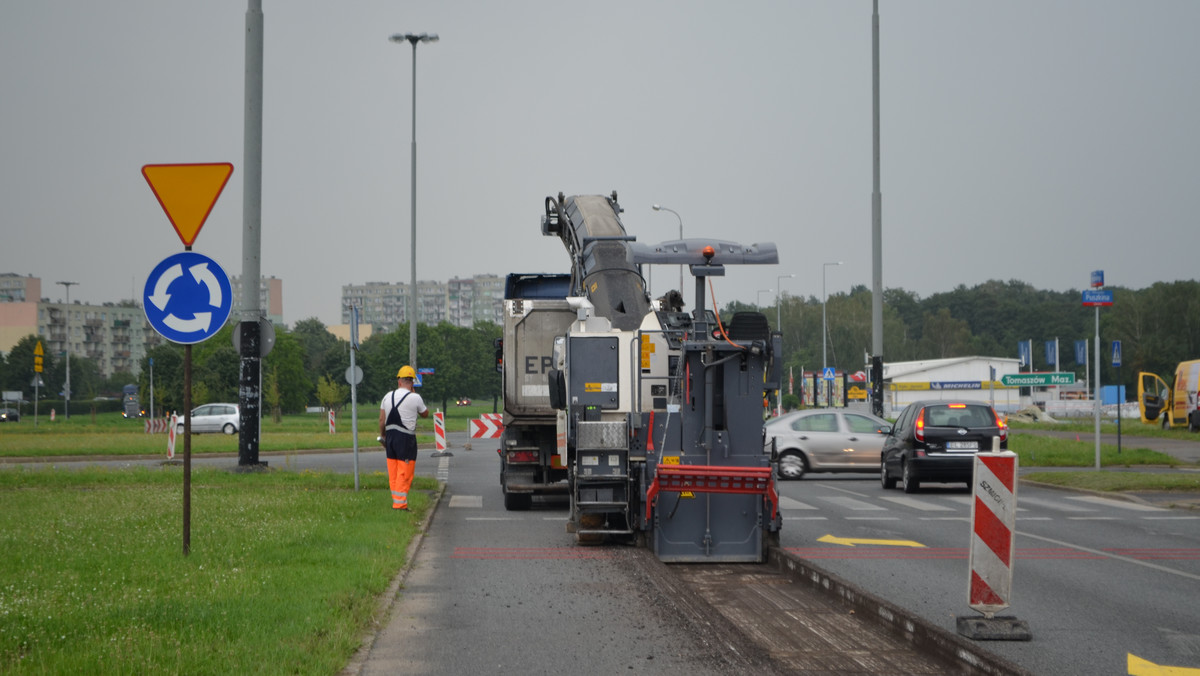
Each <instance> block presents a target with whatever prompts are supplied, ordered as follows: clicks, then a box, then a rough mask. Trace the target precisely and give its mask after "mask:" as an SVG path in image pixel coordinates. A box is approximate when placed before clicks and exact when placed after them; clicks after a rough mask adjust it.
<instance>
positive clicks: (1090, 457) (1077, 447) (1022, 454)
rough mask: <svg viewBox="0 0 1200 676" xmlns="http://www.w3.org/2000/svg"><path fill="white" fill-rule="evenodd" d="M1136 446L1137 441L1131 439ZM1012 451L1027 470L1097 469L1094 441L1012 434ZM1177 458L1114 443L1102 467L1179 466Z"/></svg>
mask: <svg viewBox="0 0 1200 676" xmlns="http://www.w3.org/2000/svg"><path fill="white" fill-rule="evenodd" d="M1130 441H1131V442H1133V443H1136V440H1130ZM1008 449H1009V450H1010V451H1013V452H1015V453H1016V454H1017V456H1018V457H1019V458H1020V463H1021V466H1023V467H1095V465H1096V443H1095V441H1094V440H1093V439H1087V440H1086V441H1083V440H1081V441H1075V440H1074V439H1059V438H1057V437H1048V436H1042V435H1038V434H1022V433H1021V432H1018V431H1012V432H1010V433H1009V439H1008ZM1182 464H1184V463H1183V462H1181V461H1180V460H1178V459H1177V458H1175V457H1173V456H1170V455H1167V454H1165V453H1160V452H1158V451H1152V450H1150V449H1148V448H1136V447H1133V448H1131V447H1130V445H1129V444H1122V448H1121V452H1120V453H1117V447H1116V446H1115V445H1113V444H1100V466H1101V467H1135V466H1138V465H1163V466H1168V467H1178V466H1180V465H1182Z"/></svg>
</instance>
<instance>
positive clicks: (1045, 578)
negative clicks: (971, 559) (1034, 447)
mask: <svg viewBox="0 0 1200 676" xmlns="http://www.w3.org/2000/svg"><path fill="white" fill-rule="evenodd" d="M923 488H925V490H923V491H922V492H921V493H918V494H915V495H905V494H904V493H902V492H901V491H899V490H884V489H883V488H882V487H881V486H880V485H879V481H878V479H877V478H875V477H861V478H860V477H855V476H853V475H836V476H833V475H827V476H819V475H818V476H814V477H810V478H806V479H805V480H803V481H799V482H786V483H783V484H781V487H780V494H781V496H783V504H782V508H783V513H784V528H783V532H782V545H783V547H784V549H785V550H787V551H789V552H790V553H792V554H795V555H796V556H798V557H799V558H801V559H804V560H808V561H812V562H813V563H815V564H816V565H819V566H821V567H822V568H824V569H826V570H828V571H830V572H832V573H834V574H836V575H839V576H841V577H843V578H845V579H846V580H848V581H850V582H851V583H853V584H855V585H857V586H858V587H860V588H861V589H864V590H866V591H868V592H871V593H874V594H876V595H878V596H881V597H883V598H886V599H887V600H889V601H891V602H892V603H894V604H896V605H898V606H901V607H903V608H905V609H907V610H909V611H911V612H914V613H916V614H917V615H918V616H920V617H922V618H924V619H926V620H928V621H929V622H931V623H933V624H935V625H937V626H940V627H942V628H943V629H945V630H947V631H951V632H953V631H955V624H956V618H957V617H959V616H964V617H977V616H978V614H977V613H975V611H973V610H971V609H970V608H969V607H968V605H967V587H968V577H969V568H968V560H967V548H968V547H969V544H970V540H971V526H970V514H971V503H972V496H971V494H970V492H969V491H967V490H966V489H965V488H964V487H963V486H962V484H958V485H948V484H929V485H928V486H927V487H926V486H925V485H923ZM1017 505H1018V513H1017V537H1016V545H1015V552H1016V561H1015V562H1014V564H1013V598H1012V606H1011V608H1009V609H1008V610H1006V611H1004V612H1003V613H1002V614H1005V615H1013V616H1015V617H1017V618H1018V619H1021V620H1024V621H1026V622H1027V623H1028V624H1029V626H1030V630H1031V632H1032V634H1033V640H1032V641H1029V642H1016V641H996V642H992V643H990V644H989V645H988V646H987V647H988V649H989V650H991V651H992V652H994V653H996V654H998V655H1000V656H1002V657H1004V658H1006V659H1008V660H1010V661H1012V662H1014V663H1016V664H1018V665H1020V666H1022V667H1024V668H1026V669H1028V670H1030V671H1031V672H1033V673H1038V674H1059V673H1063V674H1067V673H1097V674H1098V673H1125V671H1124V668H1125V664H1126V662H1127V660H1128V659H1129V656H1130V655H1133V656H1135V657H1137V658H1141V659H1146V660H1149V661H1151V662H1153V663H1154V664H1159V665H1170V666H1185V667H1200V609H1198V608H1197V606H1196V603H1195V599H1196V598H1200V512H1198V511H1192V510H1179V509H1168V508H1164V507H1158V506H1155V505H1152V504H1146V503H1143V502H1138V501H1126V500H1120V499H1115V498H1112V497H1106V496H1097V495H1090V494H1085V493H1078V492H1074V491H1063V490H1057V489H1050V488H1044V487H1039V486H1031V485H1026V484H1021V485H1020V486H1019V488H1018V491H1017ZM830 536H833V537H836V538H841V539H842V542H832V541H830ZM846 540H851V541H856V542H853V543H846V542H845V541H846Z"/></svg>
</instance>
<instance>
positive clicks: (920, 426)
mask: <svg viewBox="0 0 1200 676" xmlns="http://www.w3.org/2000/svg"><path fill="white" fill-rule="evenodd" d="M915 434H916V436H917V441H925V409H921V412H920V413H918V414H917V427H916V430H915Z"/></svg>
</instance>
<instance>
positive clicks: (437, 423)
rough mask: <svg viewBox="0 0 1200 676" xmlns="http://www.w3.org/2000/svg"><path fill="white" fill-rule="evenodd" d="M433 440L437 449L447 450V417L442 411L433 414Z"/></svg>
mask: <svg viewBox="0 0 1200 676" xmlns="http://www.w3.org/2000/svg"><path fill="white" fill-rule="evenodd" d="M433 440H434V444H435V446H436V449H437V450H439V451H444V450H446V418H445V416H444V415H443V414H442V412H441V411H438V412H437V413H434V414H433Z"/></svg>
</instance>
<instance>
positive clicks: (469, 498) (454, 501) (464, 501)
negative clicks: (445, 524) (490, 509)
mask: <svg viewBox="0 0 1200 676" xmlns="http://www.w3.org/2000/svg"><path fill="white" fill-rule="evenodd" d="M450 506H451V507H472V508H476V509H478V508H482V507H483V496H482V495H451V496H450Z"/></svg>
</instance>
